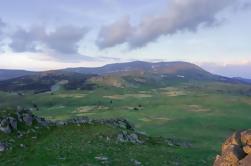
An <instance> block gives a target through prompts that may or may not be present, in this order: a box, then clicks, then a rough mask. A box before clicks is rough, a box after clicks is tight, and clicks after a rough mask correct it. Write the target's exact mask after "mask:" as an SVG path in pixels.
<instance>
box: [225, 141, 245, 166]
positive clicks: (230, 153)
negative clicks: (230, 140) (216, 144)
mask: <svg viewBox="0 0 251 166" xmlns="http://www.w3.org/2000/svg"><path fill="white" fill-rule="evenodd" d="M244 157H245V153H244V151H243V150H242V148H241V147H240V146H239V145H229V146H228V147H227V148H226V149H225V150H224V151H223V152H222V158H223V159H224V160H226V161H229V162H230V163H232V164H237V163H238V161H239V160H240V159H242V158H244Z"/></svg>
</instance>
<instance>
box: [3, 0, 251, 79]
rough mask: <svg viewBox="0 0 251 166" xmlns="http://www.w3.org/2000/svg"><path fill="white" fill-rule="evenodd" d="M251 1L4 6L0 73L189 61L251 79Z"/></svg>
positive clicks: (56, 1)
mask: <svg viewBox="0 0 251 166" xmlns="http://www.w3.org/2000/svg"><path fill="white" fill-rule="evenodd" d="M250 18H251V0H154V1H149V0H126V1H125V0H95V1H93V0H22V1H20V0H8V1H7V0H3V1H1V2H0V68H5V69H26V70H36V71H38V70H48V69H59V68H66V67H93V66H102V65H105V64H108V63H117V62H127V61H134V60H142V61H149V62H158V61H188V62H192V63H195V64H198V65H200V66H201V67H203V68H204V69H206V70H208V71H210V72H213V73H216V74H222V75H225V76H230V77H233V76H236V77H246V78H251V20H250Z"/></svg>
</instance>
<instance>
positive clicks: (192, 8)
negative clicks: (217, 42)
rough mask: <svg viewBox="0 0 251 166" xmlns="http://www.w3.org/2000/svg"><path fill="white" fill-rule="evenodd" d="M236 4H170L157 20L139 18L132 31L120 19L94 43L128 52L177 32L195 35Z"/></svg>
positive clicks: (180, 0) (225, 0) (193, 0)
mask: <svg viewBox="0 0 251 166" xmlns="http://www.w3.org/2000/svg"><path fill="white" fill-rule="evenodd" d="M236 1H237V0H220V1H219V0H186V1H184V0H172V1H170V3H169V4H168V7H167V8H166V11H163V12H162V13H161V14H160V15H157V16H148V17H144V18H142V20H141V21H140V23H139V24H138V25H137V26H135V27H133V26H132V25H131V24H130V22H129V19H125V18H123V19H121V20H119V21H117V22H115V23H113V24H111V25H107V26H105V27H102V28H101V30H100V33H99V35H98V39H97V41H98V42H97V45H98V47H99V48H101V49H102V48H107V47H113V46H116V45H118V44H122V43H127V44H128V45H129V47H130V48H138V47H144V46H145V45H147V44H148V43H149V42H152V41H154V40H156V39H158V38H159V37H160V36H162V35H173V34H175V33H177V32H179V31H183V30H189V31H196V30H197V29H198V27H199V26H200V25H202V24H203V25H205V26H209V25H213V24H214V23H216V22H217V21H218V20H217V18H216V15H217V14H218V13H219V12H220V11H222V10H223V9H224V8H226V7H228V6H229V5H231V4H234V2H236Z"/></svg>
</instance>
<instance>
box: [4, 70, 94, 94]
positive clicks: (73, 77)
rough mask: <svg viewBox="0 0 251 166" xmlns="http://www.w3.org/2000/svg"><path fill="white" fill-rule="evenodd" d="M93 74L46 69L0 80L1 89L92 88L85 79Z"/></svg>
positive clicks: (36, 91)
mask: <svg viewBox="0 0 251 166" xmlns="http://www.w3.org/2000/svg"><path fill="white" fill-rule="evenodd" d="M92 76H94V75H85V74H80V73H70V72H63V71H47V72H40V73H36V74H32V75H26V76H21V77H17V78H13V79H9V80H4V81H0V90H2V91H24V90H33V91H35V93H39V92H46V91H55V90H58V89H60V88H61V87H62V88H64V89H67V90H72V89H92V88H93V86H94V85H91V84H89V83H87V80H88V79H89V78H90V77H92Z"/></svg>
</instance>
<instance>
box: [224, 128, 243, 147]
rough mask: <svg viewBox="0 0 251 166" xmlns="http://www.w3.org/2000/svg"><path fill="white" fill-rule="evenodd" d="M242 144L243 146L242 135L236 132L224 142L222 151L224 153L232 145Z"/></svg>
mask: <svg viewBox="0 0 251 166" xmlns="http://www.w3.org/2000/svg"><path fill="white" fill-rule="evenodd" d="M240 144H241V134H240V132H235V133H234V134H233V135H232V136H230V137H229V138H228V139H227V140H226V141H225V142H224V144H223V145H222V147H221V151H222V152H223V151H224V150H225V149H227V148H228V147H229V146H230V145H240Z"/></svg>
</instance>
